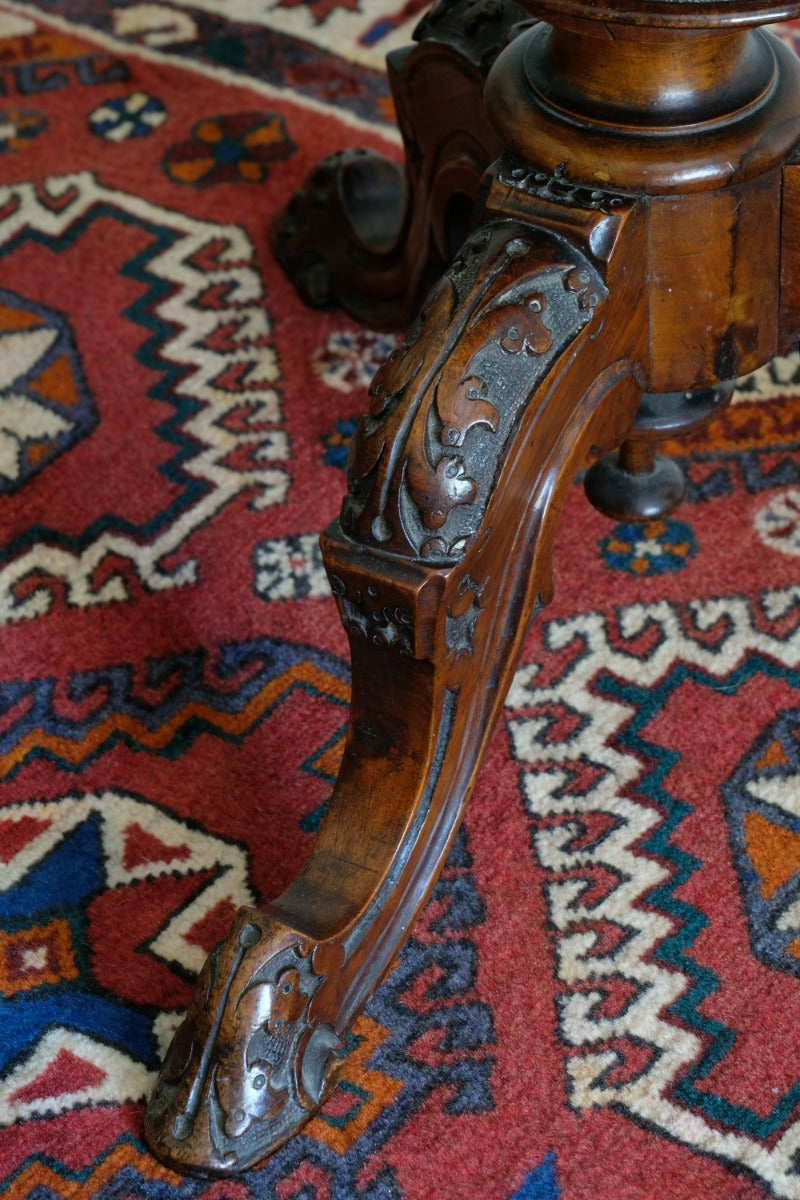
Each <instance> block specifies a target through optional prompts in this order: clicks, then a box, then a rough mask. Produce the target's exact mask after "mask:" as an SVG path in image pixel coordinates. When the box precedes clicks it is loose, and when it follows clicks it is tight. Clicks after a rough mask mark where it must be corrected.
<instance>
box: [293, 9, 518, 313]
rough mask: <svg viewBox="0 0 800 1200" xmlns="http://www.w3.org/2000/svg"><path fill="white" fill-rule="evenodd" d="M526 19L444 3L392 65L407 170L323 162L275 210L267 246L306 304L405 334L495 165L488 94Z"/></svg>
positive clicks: (336, 159) (357, 157) (364, 158)
mask: <svg viewBox="0 0 800 1200" xmlns="http://www.w3.org/2000/svg"><path fill="white" fill-rule="evenodd" d="M526 18H527V14H526V13H525V12H524V10H523V9H522V8H521V7H520V6H519V5H518V4H517V3H515V2H514V0H438V3H437V4H436V5H435V6H434V8H433V9H432V10H431V11H430V12H429V13H428V14H427V16H425V17H424V18H423V19H422V21H420V23H419V25H418V27H417V29H416V30H415V33H414V37H415V39H416V41H417V45H415V46H406V47H404V48H403V49H402V50H395V51H393V52H392V54H390V55H389V57H388V59H387V67H388V72H389V82H390V84H391V88H392V96H393V99H394V104H395V110H396V112H397V122H398V125H399V127H400V132H401V133H402V135H403V142H404V145H405V165H404V166H403V167H399V166H398V165H397V164H396V163H395V162H394V161H393V160H391V159H388V158H385V157H384V156H383V155H381V154H377V153H376V152H375V151H372V150H358V149H354V150H343V151H341V152H340V153H338V154H332V155H330V156H329V157H328V158H325V159H323V160H322V162H321V163H319V164H318V165H317V166H316V167H315V168H314V170H313V171H311V173H310V174H309V176H308V178H307V179H306V180H305V182H304V184H303V187H302V188H301V189H300V191H298V192H297V193H296V194H295V195H294V196H293V198H292V200H291V201H290V203H289V205H288V207H287V209H286V211H285V212H283V213H280V214H279V215H278V216H277V218H276V219H275V222H274V224H273V228H272V245H273V248H274V250H275V254H276V256H277V258H278V260H279V262H280V263H281V265H282V266H283V268H284V270H285V271H286V273H287V274H288V275H289V277H290V279H291V280H292V282H293V283H294V285H295V287H296V288H297V290H298V293H299V295H300V296H301V297H302V299H303V300H304V301H305V303H306V304H310V305H311V306H312V307H315V308H327V307H330V306H331V305H338V306H339V307H341V308H343V309H345V310H346V311H347V312H349V313H350V314H351V315H352V316H354V317H356V318H357V319H358V320H360V321H365V322H367V323H368V324H369V325H371V326H372V328H373V329H378V328H385V329H391V330H395V329H400V328H403V327H404V326H406V325H407V324H408V323H409V321H410V320H411V319H412V317H414V315H415V314H416V313H417V312H418V310H419V304H420V300H421V299H422V297H423V295H424V293H425V292H426V291H427V290H428V288H429V287H430V286H431V284H432V283H433V282H434V281H435V280H436V279H437V278H438V277H439V276H440V275H441V273H442V271H443V270H444V268H445V267H446V266H447V264H448V263H449V262H451V260H452V259H453V256H454V255H455V253H456V251H457V250H458V248H459V246H460V245H461V243H462V242H463V240H464V238H465V237H466V235H467V232H468V231H469V228H470V226H471V223H472V215H473V208H474V203H475V198H476V195H477V192H478V187H479V185H480V181H481V176H482V175H483V172H484V171H485V170H486V168H487V167H488V166H489V164H490V163H491V162H492V161H493V160H494V159H495V158H496V157H497V154H498V152H499V145H498V142H497V137H496V135H495V133H494V130H493V129H492V127H491V125H490V123H489V119H488V117H487V115H486V109H485V106H484V103H483V88H484V84H485V82H486V74H487V72H488V70H489V67H490V66H491V65H492V63H493V62H494V59H495V58H496V56H497V53H498V51H499V50H500V49H501V48H502V47H503V46H504V45H505V43H506V41H507V40H508V39H509V38H510V37H511V36H512V35H513V33H514V31H515V25H516V24H517V23H518V22H521V21H523V20H524V19H526Z"/></svg>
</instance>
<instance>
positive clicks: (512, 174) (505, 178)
mask: <svg viewBox="0 0 800 1200" xmlns="http://www.w3.org/2000/svg"><path fill="white" fill-rule="evenodd" d="M497 178H498V180H499V182H500V183H504V184H506V185H507V186H508V187H513V188H516V190H517V191H520V192H525V194H526V195H527V196H538V197H539V199H540V200H554V201H556V203H558V204H562V205H563V204H566V205H570V206H574V207H575V208H588V209H593V210H594V211H596V212H601V213H606V214H607V215H608V216H611V214H612V213H614V212H616V211H617V210H618V209H620V208H621V207H622V206H623V205H624V204H625V198H624V197H622V196H615V195H614V194H613V193H612V192H604V191H603V190H602V188H593V187H587V186H586V184H582V183H574V182H573V181H572V180H570V179H567V175H566V163H560V164H559V165H558V166H557V167H556V169H555V171H553V173H552V174H550V173H549V172H547V171H542V170H539V169H538V168H536V167H531V166H528V165H527V164H525V163H523V162H520V161H519V159H515V158H511V157H506V158H503V159H501V160H500V163H499V164H498V168H497Z"/></svg>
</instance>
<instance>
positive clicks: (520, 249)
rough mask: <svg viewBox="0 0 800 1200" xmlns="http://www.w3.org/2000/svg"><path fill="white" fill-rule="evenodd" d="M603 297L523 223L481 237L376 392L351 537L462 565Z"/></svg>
mask: <svg viewBox="0 0 800 1200" xmlns="http://www.w3.org/2000/svg"><path fill="white" fill-rule="evenodd" d="M604 296H605V289H604V286H603V283H602V281H601V279H600V277H599V276H598V275H597V273H596V272H595V270H594V268H593V267H592V266H591V265H590V264H589V262H588V260H586V259H584V258H583V257H582V256H581V255H580V254H579V253H578V252H577V251H576V250H574V249H572V248H568V247H567V246H566V245H564V244H562V243H560V242H559V241H557V240H556V239H554V238H552V237H547V238H541V237H540V236H539V235H537V233H536V232H535V231H534V230H532V229H530V228H529V227H527V226H524V225H520V224H517V223H516V222H506V221H499V222H497V223H495V224H491V225H487V226H485V227H484V228H482V229H480V230H479V231H477V233H475V234H474V235H473V236H472V237H471V238H470V239H469V240H468V241H467V242H466V243H465V245H464V247H463V248H462V250H461V252H460V253H459V256H458V258H457V259H456V260H455V261H454V262H453V264H452V266H451V267H450V269H449V270H448V271H447V273H446V274H445V276H444V277H443V278H442V280H441V281H440V283H439V284H438V285H437V287H436V288H435V289H434V290H433V292H432V293H431V294H430V296H429V297H428V300H427V302H426V304H425V306H424V308H423V311H422V314H421V316H420V318H419V320H418V322H417V323H416V325H415V326H414V328H413V329H412V331H411V333H410V335H409V338H408V341H407V342H406V343H405V344H404V345H403V346H401V347H399V348H398V349H397V350H396V351H395V352H394V353H393V354H392V355H391V356H390V358H389V359H388V361H387V362H386V363H385V364H384V366H383V367H382V368H381V370H380V371H378V373H377V375H376V376H375V378H374V380H373V383H372V387H371V389H370V408H369V412H368V414H367V416H366V417H365V418H364V420H363V421H362V422H361V425H360V427H359V430H358V432H357V434H356V438H355V440H354V445H353V451H352V454H351V459H350V468H349V476H348V494H347V497H346V499H345V502H344V505H343V508H342V525H343V527H344V529H345V530H346V531H347V532H348V533H349V534H350V536H353V537H355V538H357V539H358V540H360V541H364V542H366V543H368V544H372V545H377V546H381V547H384V548H385V549H387V550H392V551H394V552H396V553H400V554H403V555H407V556H410V557H419V558H425V559H429V560H432V561H433V562H435V563H448V562H454V561H457V560H459V559H460V558H461V557H462V556H463V554H464V552H465V551H466V549H467V546H468V545H469V543H470V541H471V539H472V538H473V537H474V535H475V532H476V530H477V528H478V526H479V524H480V521H481V519H482V517H483V514H484V512H485V510H486V506H487V504H488V501H489V498H490V496H491V492H492V488H493V484H494V481H495V475H496V472H497V470H498V467H499V464H500V462H501V459H502V454H503V450H504V447H505V446H506V444H507V442H508V439H509V437H510V435H511V433H512V431H513V429H514V428H515V427H516V425H517V423H518V420H519V418H520V415H521V413H522V412H523V410H524V408H525V405H526V403H527V400H528V398H529V397H530V396H531V395H532V393H533V392H534V391H535V388H536V386H537V384H538V382H539V380H540V379H541V378H542V376H543V375H544V374H545V372H546V371H547V370H548V369H549V367H550V366H551V365H552V364H553V362H554V360H555V359H556V357H557V356H558V354H559V353H560V351H561V350H562V349H563V348H564V347H565V346H566V345H567V343H568V342H569V341H570V340H571V339H572V338H573V337H574V336H575V334H576V333H577V332H578V331H579V330H580V329H581V328H582V326H584V325H585V324H586V323H587V322H588V321H589V320H590V319H591V317H592V314H593V311H594V309H595V308H596V306H597V305H598V304H599V303H600V302H601V300H602V299H603V298H604ZM456 313H457V314H458V315H457V316H455V315H454V314H456Z"/></svg>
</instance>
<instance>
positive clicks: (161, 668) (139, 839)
mask: <svg viewBox="0 0 800 1200" xmlns="http://www.w3.org/2000/svg"><path fill="white" fill-rule="evenodd" d="M249 7H250V8H251V9H252V12H251V11H249V8H248V4H247V3H245V0H242V2H241V3H240V4H239V5H238V7H237V5H236V4H235V3H233V0H231V4H230V5H227V4H226V5H225V6H223V5H221V4H218V5H216V6H214V5H212V4H211V3H209V4H206V5H203V4H198V5H197V6H196V7H189V6H186V5H182V4H178V3H165V4H143V3H136V4H130V3H129V4H127V5H123V4H105V5H101V4H99V3H97V2H96V0H64V2H63V3H61V2H59V3H56V2H55V0H53V2H51V3H45V2H44V0H43V2H42V3H41V4H39V5H38V6H36V5H33V4H30V5H27V6H23V5H14V6H11V7H8V8H4V9H3V11H2V12H0V992H1V993H2V1002H1V1003H2V1008H0V1197H2V1198H3V1200H22V1198H25V1200H56V1198H58V1200H134V1198H135V1200H199V1198H201V1197H202V1198H203V1200H251V1198H252V1200H557V1198H561V1200H653V1198H655V1197H657V1198H658V1200H700V1198H703V1200H705V1198H706V1197H708V1198H710V1200H761V1198H763V1197H766V1196H770V1197H780V1198H782V1200H793V1198H797V1197H800V1043H799V1042H798V1029H800V360H798V359H797V358H795V357H792V358H789V359H785V360H780V361H778V362H776V363H775V364H773V365H772V366H771V367H770V368H767V369H765V370H764V371H763V372H760V373H759V374H758V376H755V377H752V378H750V379H748V380H744V381H742V386H741V389H740V391H739V393H738V395H737V398H736V402H735V404H734V406H733V407H732V408H731V409H730V410H729V412H728V414H727V415H726V416H725V417H724V418H723V419H722V420H721V421H720V422H718V424H717V425H716V426H714V427H713V428H712V429H711V430H710V431H709V432H707V433H703V434H701V435H699V436H697V437H695V439H694V440H693V442H692V444H691V445H682V446H677V447H674V448H673V449H674V451H675V453H676V454H677V455H678V456H679V457H681V459H682V461H684V462H685V464H686V467H687V471H688V475H689V479H690V486H689V495H688V499H687V502H686V504H685V505H684V506H683V508H682V509H681V510H679V511H678V512H677V514H675V516H674V517H673V518H671V519H669V520H664V521H659V522H654V523H652V524H651V525H649V526H646V527H644V528H634V527H631V526H627V525H616V526H614V525H613V524H611V523H609V522H608V521H606V520H605V519H604V518H602V517H601V516H600V515H598V514H597V513H595V512H594V511H593V510H591V509H590V507H589V505H588V503H587V502H586V501H585V499H584V497H583V492H582V489H581V487H580V485H579V484H578V483H576V485H575V487H574V489H573V491H572V493H571V495H570V497H569V500H568V502H567V505H566V508H565V512H564V517H563V521H562V525H561V532H560V537H559V543H558V550H557V555H556V597H555V600H554V602H553V603H552V605H551V606H550V607H549V608H548V609H547V610H545V612H544V613H542V614H541V615H540V617H539V618H538V620H537V622H536V623H535V624H534V626H533V627H532V629H531V631H530V633H529V635H528V639H527V642H526V645H525V650H524V653H523V659H522V665H521V668H520V670H519V672H518V674H517V676H516V679H515V682H514V685H513V687H512V690H511V693H510V695H509V697H508V701H507V704H506V707H505V710H504V714H503V718H502V720H501V722H500V724H499V726H498V728H497V730H496V733H495V735H494V738H493V741H492V744H491V750H490V754H489V761H488V764H487V767H486V768H485V770H484V772H483V775H482V777H481V780H480V783H479V786H478V789H477V792H476V795H475V797H474V800H473V802H472V805H471V807H470V809H469V812H468V816H467V820H466V823H465V826H464V829H463V830H462V833H461V834H460V836H459V839H458V842H457V844H456V847H455V851H454V853H453V854H452V855H451V858H450V861H449V864H448V866H447V868H446V870H445V872H444V875H443V877H442V879H441V881H440V882H439V884H438V885H437V887H436V890H435V893H434V896H433V899H432V901H431V903H430V904H429V906H428V907H427V909H426V911H425V913H424V915H423V917H422V918H421V920H420V921H419V922H418V924H417V926H416V927H415V928H414V930H413V933H412V936H411V938H410V941H409V942H408V944H407V946H406V947H405V949H404V950H403V952H402V954H401V956H400V958H399V961H398V963H397V965H396V967H395V968H394V970H393V972H392V973H391V975H390V976H389V977H388V979H387V981H386V982H385V983H384V985H383V986H382V987H381V988H380V989H379V991H378V992H377V994H376V995H375V997H374V998H373V1000H372V1001H371V1002H370V1004H369V1006H368V1009H367V1011H366V1012H365V1013H364V1014H363V1015H362V1016H361V1017H360V1018H359V1019H358V1021H357V1022H356V1025H355V1027H354V1029H353V1031H352V1034H351V1038H350V1042H351V1046H350V1057H349V1059H348V1062H347V1066H346V1068H345V1071H344V1073H343V1076H342V1078H341V1081H340V1083H339V1085H338V1088H337V1090H336V1091H335V1093H334V1095H333V1096H332V1098H331V1099H330V1101H329V1102H328V1103H327V1104H326V1106H325V1107H324V1109H323V1111H322V1112H321V1114H320V1115H319V1116H318V1117H317V1118H315V1119H314V1120H313V1121H312V1123H311V1124H310V1125H309V1126H308V1127H307V1128H306V1130H305V1131H304V1133H303V1134H302V1135H301V1136H299V1137H297V1138H295V1139H294V1140H293V1141H291V1142H290V1143H288V1144H287V1145H286V1146H284V1147H283V1149H282V1150H280V1151H279V1152H278V1153H277V1155H276V1156H275V1157H274V1158H273V1159H271V1160H270V1161H269V1162H268V1163H267V1164H266V1165H265V1166H263V1167H262V1168H261V1169H259V1170H256V1171H251V1172H248V1173H246V1174H245V1175H243V1176H242V1177H240V1178H239V1179H236V1180H233V1181H230V1182H215V1183H202V1182H200V1181H198V1180H189V1179H182V1178H181V1177H179V1176H178V1175H175V1174H173V1173H172V1172H171V1171H168V1170H166V1169H165V1168H163V1167H162V1166H160V1165H159V1164H158V1162H156V1160H155V1159H154V1158H153V1157H152V1156H151V1155H150V1154H149V1153H148V1152H147V1150H146V1149H145V1147H144V1145H143V1143H142V1140H141V1128H142V1114H143V1106H144V1100H145V1097H146V1096H147V1094H148V1091H149V1089H150V1087H151V1086H152V1082H153V1080H154V1077H155V1072H156V1070H157V1066H158V1063H159V1061H160V1058H161V1055H162V1053H163V1051H164V1048H165V1046H166V1044H167V1043H168V1041H169V1038H170V1035H171V1032H172V1030H173V1029H174V1028H175V1026H176V1024H177V1022H178V1020H179V1019H180V1015H181V1012H182V1011H183V1010H184V1009H185V1007H186V1005H187V1003H188V1000H189V997H190V995H191V990H192V980H193V978H194V976H195V975H196V973H197V971H198V970H199V969H200V967H201V965H202V963H203V960H204V958H205V955H206V953H207V952H208V950H209V949H210V948H211V947H212V946H213V945H214V944H215V942H216V940H217V939H218V938H219V937H220V936H221V934H222V933H223V932H224V930H225V929H226V927H227V924H228V922H229V921H230V918H231V915H232V913H233V911H234V909H235V907H237V906H238V905H240V904H243V903H260V902H262V901H265V900H268V899H270V898H271V897H273V896H275V895H276V894H277V893H278V892H279V891H281V890H282V888H283V887H284V886H285V884H286V883H287V882H288V880H289V879H290V878H291V877H292V875H293V874H294V873H295V872H296V870H297V869H298V867H299V865H300V864H301V862H302V860H303V857H304V855H305V853H306V852H307V851H308V848H309V846H310V845H311V842H312V840H313V838H314V836H315V831H316V829H317V828H318V826H319V822H320V820H321V818H322V816H323V814H324V811H325V805H326V802H327V799H328V796H329V793H330V788H331V782H332V779H333V776H334V775H335V772H336V764H337V759H338V754H339V749H340V746H341V742H342V738H343V734H344V728H345V723H346V717H347V700H348V658H347V642H346V638H345V636H344V633H343V632H342V629H341V626H340V623H339V619H338V617H337V614H336V608H335V605H334V602H333V600H332V598H331V597H330V595H329V592H328V588H327V584H326V581H325V576H324V573H323V570H322V566H321V561H320V557H319V550H318V547H317V540H316V539H317V535H318V533H319V531H320V530H321V529H322V528H323V527H324V526H325V525H326V524H327V523H328V522H329V521H330V520H331V518H332V517H333V516H335V514H336V513H337V511H338V507H339V504H340V501H341V497H342V493H343V489H344V479H345V477H344V463H345V460H346V455H347V446H348V441H349V438H350V436H351V434H352V431H353V428H354V424H355V421H356V420H357V418H358V415H359V414H360V412H361V411H362V410H363V409H364V407H365V405H366V388H367V384H368V382H369V379H370V377H371V375H372V373H373V371H374V369H375V367H376V365H377V363H379V362H380V361H381V360H382V358H383V357H385V356H386V354H387V353H389V351H390V350H391V349H392V348H393V346H394V345H395V344H396V343H397V340H398V339H397V337H395V336H394V335H386V334H381V335H379V334H376V333H373V332H371V331H368V330H364V329H362V328H360V327H358V326H356V325H355V324H354V323H353V322H352V321H350V320H349V319H347V318H346V317H343V316H341V315H337V314H326V315H324V316H320V315H317V314H314V313H312V312H310V311H309V310H307V309H305V308H304V307H303V306H302V305H301V304H300V302H299V301H298V300H297V298H296V297H295V295H294V293H293V292H292V290H291V288H290V287H289V285H288V283H287V282H286V280H285V279H284V277H283V275H282V273H281V271H280V269H279V267H278V266H277V264H276V262H275V261H274V259H273V257H272V254H271V251H270V248H269V241H268V232H267V231H268V228H269V223H270V220H271V217H272V215H273V214H274V213H275V212H276V211H277V210H278V209H279V208H280V207H281V206H282V205H284V204H285V203H286V202H287V200H288V199H289V197H290V196H291V194H292V192H293V191H294V189H295V188H296V187H297V186H298V185H299V183H300V182H301V180H302V178H303V177H304V175H305V174H306V172H307V171H308V169H309V168H310V167H311V166H312V165H313V164H314V162H316V161H317V160H318V159H319V158H320V157H321V156H322V155H324V154H325V153H328V152H329V151H331V150H333V149H336V148H338V147H340V146H345V145H352V144H356V143H360V144H362V145H369V146H375V147H377V148H379V149H383V150H384V152H389V153H394V154H399V148H398V143H397V139H396V136H395V135H394V133H393V131H392V128H391V126H390V125H389V124H388V119H389V117H390V115H391V113H390V104H389V102H388V100H387V89H386V84H385V79H384V77H383V75H382V72H381V69H380V62H381V60H382V54H383V51H384V50H385V48H386V44H390V43H392V39H393V38H397V37H400V36H401V35H402V37H407V36H408V33H407V27H410V26H413V16H414V12H413V11H412V9H413V6H408V5H407V6H405V8H403V9H402V10H401V9H398V10H397V12H394V11H390V9H391V6H390V5H388V4H387V5H384V6H383V7H382V6H381V5H372V6H371V7H369V6H367V5H366V4H365V9H366V8H367V7H369V11H362V8H360V7H359V5H358V3H357V2H356V0H353V3H352V4H339V5H336V4H334V3H327V4H326V3H325V2H324V0H312V2H311V3H309V4H306V5H300V4H298V3H296V2H295V0H283V3H272V4H265V5H264V6H262V7H261V8H258V7H257V6H256V5H255V4H252V3H250V6H249ZM223 8H224V12H223ZM256 10H257V11H256ZM326 22H328V25H326ZM326 30H327V32H326ZM787 36H790V34H789V33H787Z"/></svg>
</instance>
